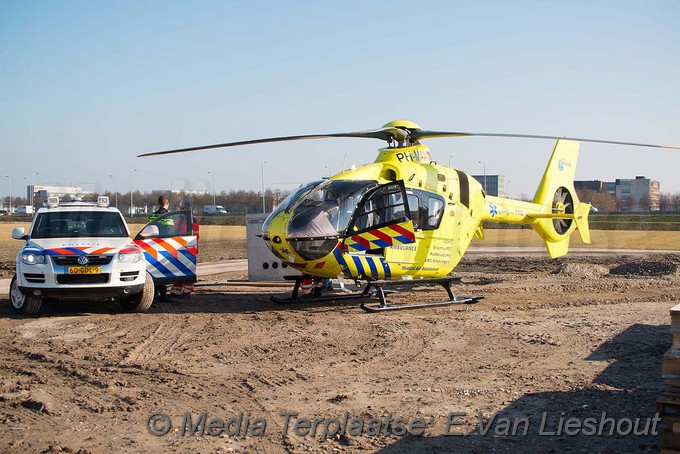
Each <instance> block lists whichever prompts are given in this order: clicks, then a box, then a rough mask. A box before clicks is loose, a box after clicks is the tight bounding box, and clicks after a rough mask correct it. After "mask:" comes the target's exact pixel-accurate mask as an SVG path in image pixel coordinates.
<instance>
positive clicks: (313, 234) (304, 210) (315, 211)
mask: <svg viewBox="0 0 680 454" xmlns="http://www.w3.org/2000/svg"><path fill="white" fill-rule="evenodd" d="M377 185H378V183H377V182H375V181H370V180H328V181H326V182H324V183H322V184H320V185H318V186H316V187H315V188H314V189H313V190H312V191H309V192H307V193H306V194H304V195H303V196H302V197H301V198H300V199H299V200H298V201H297V202H295V203H294V204H293V207H292V215H291V218H290V222H289V224H288V232H287V236H288V238H289V239H291V240H294V239H300V238H305V239H306V238H327V237H338V236H340V235H342V234H343V233H344V232H345V231H346V230H347V227H348V225H349V223H350V221H351V219H352V215H353V214H354V211H355V210H356V208H357V204H358V203H359V201H360V200H361V198H362V197H363V195H364V194H365V193H366V191H368V190H369V189H371V188H374V187H376V186H377Z"/></svg>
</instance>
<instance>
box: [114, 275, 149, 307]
mask: <svg viewBox="0 0 680 454" xmlns="http://www.w3.org/2000/svg"><path fill="white" fill-rule="evenodd" d="M155 293H156V289H155V287H154V285H153V279H152V278H151V275H149V273H146V280H145V281H144V288H143V290H142V291H141V292H139V293H138V294H136V295H133V296H131V297H130V298H127V299H124V300H121V301H120V305H121V306H123V310H125V311H126V312H144V311H146V310H147V309H149V308H150V307H151V304H152V303H153V297H154V294H155Z"/></svg>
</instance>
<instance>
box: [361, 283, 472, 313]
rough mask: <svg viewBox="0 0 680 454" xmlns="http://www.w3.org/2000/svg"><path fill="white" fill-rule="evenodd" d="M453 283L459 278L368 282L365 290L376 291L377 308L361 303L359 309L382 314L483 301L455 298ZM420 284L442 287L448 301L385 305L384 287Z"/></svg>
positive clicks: (461, 297) (465, 297) (467, 297)
mask: <svg viewBox="0 0 680 454" xmlns="http://www.w3.org/2000/svg"><path fill="white" fill-rule="evenodd" d="M454 282H460V278H459V277H455V278H453V277H448V278H440V279H418V280H411V281H407V280H403V281H370V282H369V283H368V285H367V286H366V288H369V287H371V286H373V287H375V289H376V291H377V292H376V294H377V296H378V299H379V301H380V305H379V306H369V305H367V304H364V303H362V304H361V305H360V307H361V308H362V309H363V310H365V311H366V312H382V311H399V310H405V309H421V308H425V307H437V306H449V305H451V304H474V303H476V302H478V301H479V300H481V299H484V297H483V296H460V297H456V295H455V294H454V293H453V290H452V289H451V285H452V284H453V283H454ZM422 284H439V285H441V286H442V287H444V290H446V293H448V295H449V299H448V301H433V302H429V303H416V304H402V305H399V306H390V305H389V304H388V303H387V299H386V298H385V293H386V292H389V290H387V291H386V290H385V289H383V287H385V286H391V285H401V286H404V285H407V286H414V285H422Z"/></svg>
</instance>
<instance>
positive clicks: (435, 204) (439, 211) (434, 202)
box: [427, 197, 444, 229]
mask: <svg viewBox="0 0 680 454" xmlns="http://www.w3.org/2000/svg"><path fill="white" fill-rule="evenodd" d="M443 214H444V201H443V200H441V199H440V198H439V197H430V198H429V200H428V204H427V226H428V228H429V229H436V228H437V227H439V223H440V222H441V220H442V215H443Z"/></svg>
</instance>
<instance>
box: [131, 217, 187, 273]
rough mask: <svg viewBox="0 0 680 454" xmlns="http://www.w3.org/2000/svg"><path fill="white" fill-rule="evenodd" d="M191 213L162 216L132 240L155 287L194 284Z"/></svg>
mask: <svg viewBox="0 0 680 454" xmlns="http://www.w3.org/2000/svg"><path fill="white" fill-rule="evenodd" d="M193 227H194V226H193V223H192V215H191V211H190V210H182V211H173V212H171V213H166V214H163V215H161V216H159V217H157V218H156V219H154V220H153V221H151V222H150V223H149V224H147V225H146V226H145V227H144V228H143V229H142V231H141V232H139V233H138V234H137V236H136V237H135V244H137V245H138V246H139V247H141V248H142V249H143V250H144V258H145V259H146V263H147V265H146V270H147V271H148V272H149V274H151V277H152V278H153V281H154V284H155V285H156V286H158V285H163V284H182V283H186V282H196V253H197V252H198V250H197V247H196V245H197V233H198V232H194V230H193Z"/></svg>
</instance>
